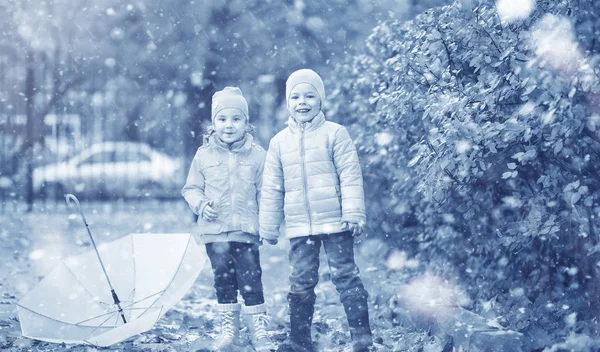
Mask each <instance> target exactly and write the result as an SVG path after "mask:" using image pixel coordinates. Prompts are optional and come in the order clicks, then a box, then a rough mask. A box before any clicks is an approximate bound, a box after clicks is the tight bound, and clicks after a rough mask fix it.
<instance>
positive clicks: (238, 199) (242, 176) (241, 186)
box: [181, 134, 266, 243]
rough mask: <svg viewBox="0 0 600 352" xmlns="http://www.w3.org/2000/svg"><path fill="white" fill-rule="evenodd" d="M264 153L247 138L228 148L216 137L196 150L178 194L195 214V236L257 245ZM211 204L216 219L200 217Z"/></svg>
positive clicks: (206, 241) (211, 240)
mask: <svg viewBox="0 0 600 352" xmlns="http://www.w3.org/2000/svg"><path fill="white" fill-rule="evenodd" d="M265 154H266V152H265V150H264V149H263V148H262V147H261V146H259V145H257V144H255V143H254V140H253V138H252V136H251V135H249V134H246V136H245V138H244V139H243V140H241V141H239V142H236V143H234V144H233V145H232V146H231V148H229V146H228V145H227V144H225V143H223V142H222V141H221V140H219V138H218V137H217V136H216V135H214V134H213V135H211V136H210V137H209V139H208V143H206V144H205V145H203V146H202V147H200V148H198V151H197V152H196V155H195V156H194V160H193V161H192V166H191V167H190V171H189V174H188V177H187V181H186V183H185V186H184V187H183V189H182V190H181V194H182V195H183V197H184V198H185V200H186V201H187V203H188V204H189V206H190V208H191V209H192V211H193V212H194V213H195V214H197V215H198V224H197V227H196V229H195V231H194V232H195V234H197V235H200V240H201V241H202V242H204V243H209V242H231V241H235V242H247V243H259V237H258V236H259V232H258V204H259V202H260V190H261V183H262V172H263V167H264V161H265ZM209 202H211V206H212V208H213V209H214V210H215V211H216V212H217V213H218V218H217V219H216V220H214V221H211V222H208V221H205V220H204V219H203V218H202V211H203V210H204V207H206V205H207V204H208V203H209Z"/></svg>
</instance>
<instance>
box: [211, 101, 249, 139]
mask: <svg viewBox="0 0 600 352" xmlns="http://www.w3.org/2000/svg"><path fill="white" fill-rule="evenodd" d="M214 125H215V133H216V134H217V136H218V137H219V138H220V139H221V140H222V141H223V142H225V143H227V144H231V143H233V142H237V141H239V140H240V139H242V138H243V137H244V134H245V133H246V117H245V116H244V114H242V112H241V111H240V110H238V109H235V108H227V109H223V110H221V111H219V112H218V113H217V116H215V122H214Z"/></svg>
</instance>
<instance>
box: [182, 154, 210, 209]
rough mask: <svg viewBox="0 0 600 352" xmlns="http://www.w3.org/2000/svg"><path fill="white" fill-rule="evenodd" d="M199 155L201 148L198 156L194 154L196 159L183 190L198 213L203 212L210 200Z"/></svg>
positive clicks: (186, 199) (186, 198) (184, 195)
mask: <svg viewBox="0 0 600 352" xmlns="http://www.w3.org/2000/svg"><path fill="white" fill-rule="evenodd" d="M199 155H200V150H198V152H196V156H194V160H192V165H191V166H190V171H189V173H188V176H187V179H186V181H185V186H183V189H182V190H181V195H182V196H183V198H184V199H185V201H186V202H187V203H188V205H189V206H190V209H192V211H193V212H194V213H195V214H196V215H200V214H202V211H204V207H206V205H207V204H208V202H209V199H208V198H206V195H204V175H203V174H202V170H201V169H200V156H199Z"/></svg>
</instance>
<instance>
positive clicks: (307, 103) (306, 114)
mask: <svg viewBox="0 0 600 352" xmlns="http://www.w3.org/2000/svg"><path fill="white" fill-rule="evenodd" d="M321 104H322V103H321V97H320V96H319V94H318V93H317V90H316V89H315V87H313V86H312V85H311V84H308V83H300V84H298V85H296V86H295V87H294V88H292V90H291V92H290V97H289V98H288V109H289V110H290V112H291V113H292V117H294V119H295V120H296V121H298V122H308V121H312V119H314V118H315V116H317V114H318V113H319V112H320V111H321Z"/></svg>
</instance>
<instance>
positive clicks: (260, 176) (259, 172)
mask: <svg viewBox="0 0 600 352" xmlns="http://www.w3.org/2000/svg"><path fill="white" fill-rule="evenodd" d="M260 151H261V153H260V160H259V163H258V169H257V170H256V180H255V184H256V202H257V204H259V205H260V196H261V189H262V182H263V172H264V169H265V157H266V154H267V153H266V152H265V151H264V149H262V148H260Z"/></svg>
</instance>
